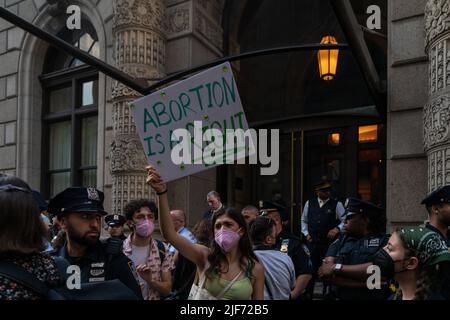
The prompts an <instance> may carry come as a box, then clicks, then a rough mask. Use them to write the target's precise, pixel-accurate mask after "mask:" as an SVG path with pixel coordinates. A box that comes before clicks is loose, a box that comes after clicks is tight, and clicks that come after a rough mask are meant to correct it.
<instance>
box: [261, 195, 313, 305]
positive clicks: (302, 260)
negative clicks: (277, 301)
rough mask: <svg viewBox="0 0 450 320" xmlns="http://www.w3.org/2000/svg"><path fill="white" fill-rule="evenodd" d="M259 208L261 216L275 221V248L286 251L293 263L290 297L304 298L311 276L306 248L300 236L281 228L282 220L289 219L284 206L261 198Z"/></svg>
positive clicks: (310, 265)
mask: <svg viewBox="0 0 450 320" xmlns="http://www.w3.org/2000/svg"><path fill="white" fill-rule="evenodd" d="M259 208H260V213H261V216H267V217H269V218H271V219H272V220H274V222H275V230H276V234H277V238H276V243H275V249H276V250H279V251H281V252H283V253H287V254H288V255H289V256H290V257H291V259H292V262H293V263H294V268H295V277H296V285H295V288H294V290H293V291H292V292H291V299H305V289H306V287H307V286H308V283H309V281H310V280H311V278H312V264H311V260H310V258H309V252H307V248H306V247H305V246H303V245H302V243H301V241H300V238H298V237H296V236H295V235H293V234H292V233H290V232H288V231H286V230H284V229H283V222H286V221H288V220H289V217H288V215H287V213H286V210H285V209H286V208H285V207H284V206H282V205H280V204H278V203H276V202H272V201H263V200H261V201H259Z"/></svg>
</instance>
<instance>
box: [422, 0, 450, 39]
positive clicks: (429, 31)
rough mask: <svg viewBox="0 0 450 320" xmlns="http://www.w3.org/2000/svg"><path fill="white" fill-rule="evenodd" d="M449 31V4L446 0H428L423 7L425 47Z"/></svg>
mask: <svg viewBox="0 0 450 320" xmlns="http://www.w3.org/2000/svg"><path fill="white" fill-rule="evenodd" d="M449 29H450V2H449V1H448V0H428V1H427V4H426V6H425V41H426V46H429V45H430V44H431V42H432V41H433V40H434V39H435V38H436V37H438V36H439V35H441V34H442V33H443V32H444V31H447V30H449Z"/></svg>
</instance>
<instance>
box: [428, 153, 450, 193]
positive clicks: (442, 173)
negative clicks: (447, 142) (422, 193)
mask: <svg viewBox="0 0 450 320" xmlns="http://www.w3.org/2000/svg"><path fill="white" fill-rule="evenodd" d="M449 184H450V147H446V146H443V147H440V148H437V149H435V150H433V151H432V152H430V153H429V154H428V192H431V191H433V190H436V189H437V188H439V187H441V186H444V185H449Z"/></svg>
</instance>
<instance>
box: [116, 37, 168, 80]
mask: <svg viewBox="0 0 450 320" xmlns="http://www.w3.org/2000/svg"><path fill="white" fill-rule="evenodd" d="M114 55H115V61H116V65H117V66H118V67H119V68H120V69H122V70H123V71H125V72H127V73H128V72H130V75H132V76H134V77H140V78H144V77H147V78H148V77H152V76H153V77H154V76H155V74H154V72H153V71H150V72H149V71H148V70H149V68H148V67H149V66H153V67H154V68H156V69H158V70H159V72H156V73H164V65H165V58H166V57H165V43H164V39H163V38H162V37H161V36H160V35H159V34H157V33H154V32H147V31H142V30H124V31H121V32H117V33H116V36H115V51H114ZM128 64H135V65H136V64H137V65H140V67H138V66H134V67H131V66H129V65H128ZM144 66H145V67H144ZM126 68H128V69H126Z"/></svg>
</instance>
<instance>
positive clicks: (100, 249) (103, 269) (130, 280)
mask: <svg viewBox="0 0 450 320" xmlns="http://www.w3.org/2000/svg"><path fill="white" fill-rule="evenodd" d="M103 200H104V195H103V192H101V191H99V190H97V189H95V188H93V187H88V188H85V187H71V188H67V189H65V190H64V191H62V192H61V193H59V194H57V195H56V196H55V197H54V198H53V199H51V200H50V202H49V212H50V213H51V214H53V215H57V217H58V219H59V220H60V222H61V226H62V228H63V229H64V230H65V231H66V243H65V244H64V245H63V246H62V248H61V249H60V250H59V251H55V252H53V255H55V256H59V257H62V258H64V259H65V260H67V262H68V263H69V264H70V265H77V266H79V267H80V270H81V283H90V282H97V281H105V280H114V279H118V280H120V281H121V282H122V283H123V284H124V285H125V286H127V287H128V288H129V289H130V290H131V291H132V292H133V293H134V294H135V295H136V296H137V297H138V298H139V299H142V294H141V289H140V287H139V284H138V282H137V280H136V279H137V275H136V272H135V269H134V265H133V263H132V262H131V260H129V259H128V258H127V257H126V256H125V255H124V254H123V253H122V252H121V245H122V241H120V240H118V239H114V238H110V239H108V241H107V242H105V243H103V242H101V241H100V240H99V237H100V228H101V221H102V217H103V216H104V215H106V212H105V211H104V209H103ZM99 294H101V293H99Z"/></svg>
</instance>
